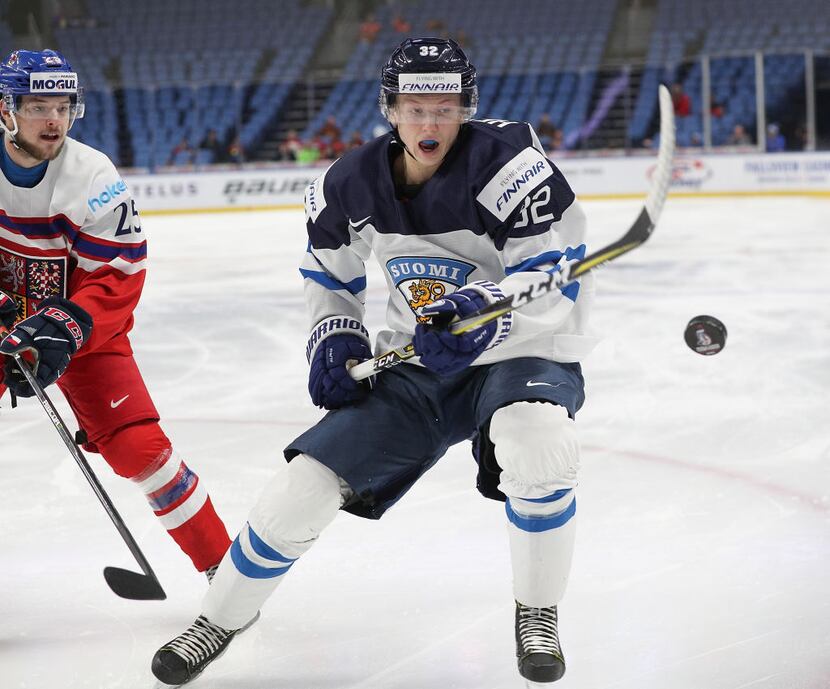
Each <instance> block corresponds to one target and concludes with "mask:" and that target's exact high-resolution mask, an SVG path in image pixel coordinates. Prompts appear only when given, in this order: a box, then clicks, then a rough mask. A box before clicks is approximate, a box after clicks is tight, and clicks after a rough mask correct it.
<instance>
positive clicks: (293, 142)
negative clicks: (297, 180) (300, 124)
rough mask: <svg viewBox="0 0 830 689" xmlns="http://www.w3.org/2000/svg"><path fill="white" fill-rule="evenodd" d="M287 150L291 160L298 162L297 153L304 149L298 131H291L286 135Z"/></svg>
mask: <svg viewBox="0 0 830 689" xmlns="http://www.w3.org/2000/svg"><path fill="white" fill-rule="evenodd" d="M284 143H285V148H286V150H287V151H288V153H289V156H290V158H289V159H290V160H297V153H299V151H300V149H301V148H302V147H303V142H302V141H300V137H299V136H297V130H296V129H289V130H288V131H287V132H286V133H285V142H284Z"/></svg>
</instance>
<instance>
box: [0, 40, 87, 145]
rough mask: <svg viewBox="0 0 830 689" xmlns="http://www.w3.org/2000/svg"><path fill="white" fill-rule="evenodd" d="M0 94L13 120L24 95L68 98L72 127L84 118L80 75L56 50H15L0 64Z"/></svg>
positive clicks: (70, 124)
mask: <svg viewBox="0 0 830 689" xmlns="http://www.w3.org/2000/svg"><path fill="white" fill-rule="evenodd" d="M0 92H2V97H3V102H4V103H5V105H6V108H7V109H8V111H9V112H10V113H11V114H12V118H14V116H15V114H16V113H19V110H20V98H21V96H69V102H70V106H69V110H68V114H69V126H70V127H71V126H72V123H73V122H74V121H75V119H76V118H79V117H83V116H84V97H83V88H82V87H80V86H79V85H78V75H77V74H76V73H75V72H74V71H73V69H72V65H70V64H69V61H68V60H67V59H66V58H65V57H64V56H63V55H61V54H60V53H59V52H57V51H56V50H15V51H14V52H13V53H11V54H10V55H9V56H8V57H7V58H6V59H5V60H3V62H2V63H0ZM16 125H17V123H16V122H15V133H16V129H17V126H16ZM3 128H4V129H5V126H4V127H3ZM10 133H11V132H10ZM12 134H13V133H12Z"/></svg>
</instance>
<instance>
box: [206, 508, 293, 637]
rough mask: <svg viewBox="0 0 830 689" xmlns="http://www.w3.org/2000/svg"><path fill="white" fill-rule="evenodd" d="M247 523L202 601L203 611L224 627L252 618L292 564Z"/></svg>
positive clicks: (239, 625)
mask: <svg viewBox="0 0 830 689" xmlns="http://www.w3.org/2000/svg"><path fill="white" fill-rule="evenodd" d="M295 561H296V558H294V559H291V558H288V557H286V556H285V555H283V554H281V553H280V552H279V551H277V550H275V549H274V548H271V547H270V546H269V545H267V544H266V543H265V542H264V541H263V540H262V539H261V538H260V537H259V536H257V535H256V533H255V532H254V531H253V529H251V526H250V524H246V525H245V527H244V528H243V529H242V531H240V532H239V535H238V536H237V537H236V538H235V539H234V541H233V543H232V544H231V547H230V548H229V549H228V552H227V553H225V557H224V558H222V563H221V565H220V567H219V569H218V570H217V571H216V575H215V576H214V577H213V581H212V582H211V584H210V589H209V590H208V592H207V595H205V598H204V601H203V602H202V614H203V615H205V617H207V618H208V619H209V620H210V621H211V622H213V623H214V624H218V625H219V626H220V627H224V628H225V629H239V628H241V627H244V626H245V625H246V624H248V622H250V621H251V619H252V618H253V616H254V615H256V613H257V611H258V610H259V609H260V607H261V606H262V604H263V603H264V602H265V601H266V600H267V599H268V597H269V596H270V595H271V594H272V593H273V592H274V590H275V589H276V588H277V586H279V584H280V582H281V581H282V580H283V578H284V575H285V573H286V572H288V570H289V569H290V568H291V565H293V564H294V562H295Z"/></svg>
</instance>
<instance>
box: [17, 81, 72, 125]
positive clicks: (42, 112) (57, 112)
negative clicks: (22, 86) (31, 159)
mask: <svg viewBox="0 0 830 689" xmlns="http://www.w3.org/2000/svg"><path fill="white" fill-rule="evenodd" d="M4 100H5V103H6V107H7V108H8V110H9V111H10V112H13V113H14V114H15V115H16V116H17V117H20V118H23V119H26V120H57V121H65V122H69V123H70V124H71V123H72V122H74V121H75V120H76V119H78V118H81V117H83V116H84V101H83V95H82V93H81V92H80V89H79V90H78V95H77V96H76V97H75V98H74V102H73V100H70V99H69V98H68V97H66V98H62V97H51V98H48V99H46V98H44V99H38V100H26V102H24V103H20V102H18V99H16V98H14V97H13V96H12V95H11V94H6V96H5V99H4Z"/></svg>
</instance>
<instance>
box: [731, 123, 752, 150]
mask: <svg viewBox="0 0 830 689" xmlns="http://www.w3.org/2000/svg"><path fill="white" fill-rule="evenodd" d="M726 145H727V146H751V145H752V138H751V137H750V136H749V134H747V133H746V129H744V126H743V125H742V124H736V125H735V126H734V127H733V128H732V133H731V134H730V135H729V138H728V139H727V140H726Z"/></svg>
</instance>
